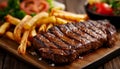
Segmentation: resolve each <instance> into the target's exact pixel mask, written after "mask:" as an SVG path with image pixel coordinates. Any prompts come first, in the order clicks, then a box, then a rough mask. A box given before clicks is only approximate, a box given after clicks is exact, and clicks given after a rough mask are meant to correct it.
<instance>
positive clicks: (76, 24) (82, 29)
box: [73, 23, 101, 39]
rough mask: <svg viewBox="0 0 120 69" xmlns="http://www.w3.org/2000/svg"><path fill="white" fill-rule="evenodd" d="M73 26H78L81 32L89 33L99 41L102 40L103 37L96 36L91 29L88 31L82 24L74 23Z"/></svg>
mask: <svg viewBox="0 0 120 69" xmlns="http://www.w3.org/2000/svg"><path fill="white" fill-rule="evenodd" d="M73 25H74V26H76V27H77V28H78V29H79V30H81V31H83V32H85V33H87V34H88V35H90V36H92V37H93V38H97V39H100V38H101V36H99V35H98V34H96V33H95V32H94V31H92V30H91V29H88V28H86V27H84V25H82V24H81V23H73Z"/></svg>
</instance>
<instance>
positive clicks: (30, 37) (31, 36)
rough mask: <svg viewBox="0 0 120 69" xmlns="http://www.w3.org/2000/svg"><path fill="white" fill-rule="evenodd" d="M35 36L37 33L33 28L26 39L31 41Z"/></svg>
mask: <svg viewBox="0 0 120 69" xmlns="http://www.w3.org/2000/svg"><path fill="white" fill-rule="evenodd" d="M35 35H37V32H36V29H35V26H34V27H33V28H32V30H31V31H30V34H29V37H28V39H29V40H30V41H31V40H32V38H33V37H34V36H35Z"/></svg>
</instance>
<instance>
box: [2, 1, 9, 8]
mask: <svg viewBox="0 0 120 69" xmlns="http://www.w3.org/2000/svg"><path fill="white" fill-rule="evenodd" d="M5 7H7V1H3V2H1V3H0V9H4V8H5Z"/></svg>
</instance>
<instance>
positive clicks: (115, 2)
mask: <svg viewBox="0 0 120 69" xmlns="http://www.w3.org/2000/svg"><path fill="white" fill-rule="evenodd" d="M103 2H105V3H107V4H109V5H110V6H111V7H112V8H113V9H114V11H113V13H114V15H120V0H103Z"/></svg>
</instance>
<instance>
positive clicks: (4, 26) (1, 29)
mask: <svg viewBox="0 0 120 69" xmlns="http://www.w3.org/2000/svg"><path fill="white" fill-rule="evenodd" d="M9 27H10V23H8V22H5V23H3V24H2V25H1V26H0V36H1V35H3V34H4V33H5V32H6V30H7V29H8V28H9Z"/></svg>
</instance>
